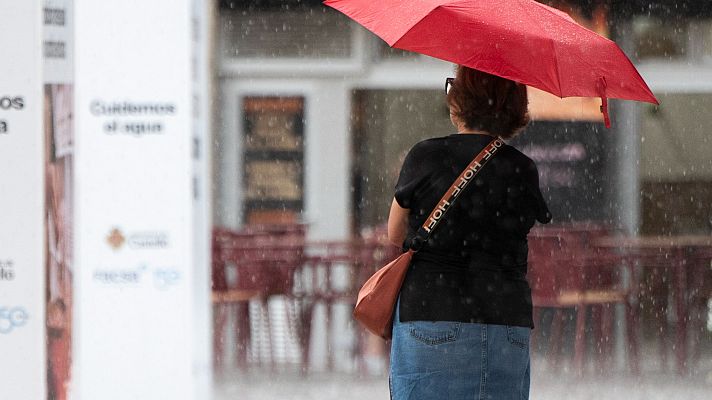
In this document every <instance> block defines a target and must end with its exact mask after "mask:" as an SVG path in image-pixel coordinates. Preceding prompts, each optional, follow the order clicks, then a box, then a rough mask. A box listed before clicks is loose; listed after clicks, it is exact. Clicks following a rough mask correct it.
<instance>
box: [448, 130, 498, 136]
mask: <svg viewBox="0 0 712 400" xmlns="http://www.w3.org/2000/svg"><path fill="white" fill-rule="evenodd" d="M457 133H459V134H460V135H487V136H494V135H492V134H491V133H487V132H485V131H476V130H473V129H458V130H457Z"/></svg>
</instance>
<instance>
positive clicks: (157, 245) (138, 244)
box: [106, 228, 168, 250]
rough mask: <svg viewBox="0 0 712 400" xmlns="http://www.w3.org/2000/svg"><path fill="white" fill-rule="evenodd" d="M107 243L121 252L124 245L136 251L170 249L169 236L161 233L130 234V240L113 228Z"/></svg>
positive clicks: (107, 237)
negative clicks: (126, 244)
mask: <svg viewBox="0 0 712 400" xmlns="http://www.w3.org/2000/svg"><path fill="white" fill-rule="evenodd" d="M106 243H107V244H108V245H109V247H111V248H112V249H114V250H120V249H121V248H122V247H123V245H124V243H128V246H129V247H130V248H131V249H134V250H155V249H165V248H166V247H168V234H167V233H165V232H160V231H144V232H135V233H131V234H129V236H128V238H126V236H125V235H124V233H123V232H121V230H120V229H119V228H113V229H112V230H111V231H110V232H109V234H108V235H107V236H106Z"/></svg>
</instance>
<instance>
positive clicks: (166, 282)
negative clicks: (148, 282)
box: [153, 268, 180, 290]
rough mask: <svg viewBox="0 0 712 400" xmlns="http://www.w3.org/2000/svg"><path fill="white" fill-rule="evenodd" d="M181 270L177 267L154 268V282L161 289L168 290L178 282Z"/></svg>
mask: <svg viewBox="0 0 712 400" xmlns="http://www.w3.org/2000/svg"><path fill="white" fill-rule="evenodd" d="M179 281H180V271H179V270H177V269H175V268H156V269H154V270H153V284H154V285H155V286H156V288H158V289H160V290H167V289H170V288H171V287H173V286H175V285H177V284H178V282H179Z"/></svg>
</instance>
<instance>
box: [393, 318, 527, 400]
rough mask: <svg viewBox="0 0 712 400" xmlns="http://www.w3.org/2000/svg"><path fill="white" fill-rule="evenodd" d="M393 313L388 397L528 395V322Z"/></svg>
mask: <svg viewBox="0 0 712 400" xmlns="http://www.w3.org/2000/svg"><path fill="white" fill-rule="evenodd" d="M398 308H399V307H398V306H396V312H395V315H394V318H393V341H392V343H391V367H390V376H389V378H390V390H391V399H392V400H406V399H408V400H426V399H427V400H433V399H443V400H444V399H449V400H465V399H467V400H485V399H487V400H526V399H529V373H530V372H529V368H530V363H529V338H530V335H531V329H530V328H527V327H518V326H506V325H491V324H477V323H464V322H444V321H443V322H441V321H436V322H430V321H413V322H400V321H399V316H398Z"/></svg>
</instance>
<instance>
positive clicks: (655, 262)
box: [592, 235, 712, 375]
mask: <svg viewBox="0 0 712 400" xmlns="http://www.w3.org/2000/svg"><path fill="white" fill-rule="evenodd" d="M592 245H593V246H594V247H597V248H599V249H608V250H613V251H616V252H617V253H618V254H619V255H620V257H621V260H622V261H623V262H624V263H626V264H628V265H630V266H632V267H633V270H634V271H635V273H634V276H633V277H631V282H630V283H631V284H633V285H634V286H632V289H633V292H634V293H638V289H639V288H638V284H639V278H640V271H641V269H642V268H660V267H662V268H671V269H672V270H673V274H674V278H673V281H672V287H671V288H672V291H673V296H674V297H673V298H674V301H675V316H676V321H675V322H676V323H677V331H676V338H675V343H676V345H675V346H676V347H675V350H676V366H677V372H678V373H679V374H680V375H684V374H685V373H686V371H687V365H686V361H687V350H688V346H687V344H688V343H687V323H688V315H689V308H688V299H687V296H686V295H687V293H688V280H689V278H690V277H691V275H692V272H693V271H695V270H696V268H695V267H698V265H695V262H694V261H699V260H705V259H707V260H708V259H712V236H697V235H683V236H636V237H628V236H608V237H601V238H599V239H597V240H595V241H593V243H592ZM690 261H692V262H690ZM636 329H637V327H636ZM635 331H636V330H633V332H635ZM636 347H637V346H636ZM633 350H634V354H633V357H634V358H635V360H634V363H636V364H637V362H638V360H637V358H638V354H637V352H638V350H637V348H636V349H633ZM636 368H637V367H636Z"/></svg>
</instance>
